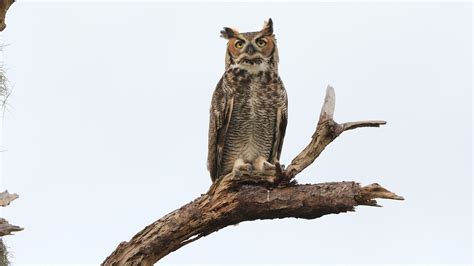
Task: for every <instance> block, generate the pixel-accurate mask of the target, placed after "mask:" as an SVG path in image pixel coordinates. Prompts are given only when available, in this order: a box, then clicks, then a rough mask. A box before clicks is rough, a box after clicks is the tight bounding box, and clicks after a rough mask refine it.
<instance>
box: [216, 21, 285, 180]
mask: <svg viewBox="0 0 474 266" xmlns="http://www.w3.org/2000/svg"><path fill="white" fill-rule="evenodd" d="M221 37H223V38H224V39H227V40H228V42H227V51H226V56H225V72H224V75H223V76H222V78H221V79H220V80H219V83H218V84H217V87H216V89H215V91H214V94H213V96H212V102H211V109H210V122H209V152H208V158H207V168H208V170H209V172H210V175H211V179H212V181H215V180H216V179H218V178H219V177H221V176H223V175H226V174H228V173H230V172H232V171H238V170H240V169H253V170H255V171H264V170H265V169H269V168H272V167H274V164H275V163H276V162H278V161H279V159H280V154H281V148H282V145H283V138H284V137H285V130H286V124H287V116H288V113H287V106H288V100H287V96H286V91H285V88H284V87H283V83H282V81H281V79H280V76H279V75H278V49H277V45H276V39H275V35H274V34H273V22H272V20H271V19H269V20H268V22H266V23H265V24H264V26H263V29H262V30H260V31H257V32H245V33H239V32H238V31H237V30H235V29H231V28H227V27H225V28H224V30H222V31H221Z"/></svg>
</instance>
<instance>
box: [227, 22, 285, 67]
mask: <svg viewBox="0 0 474 266" xmlns="http://www.w3.org/2000/svg"><path fill="white" fill-rule="evenodd" d="M221 37H223V38H225V39H227V40H228V43H227V53H226V68H228V67H240V68H245V69H247V70H256V71H257V70H265V69H268V68H271V67H274V68H276V64H277V63H278V54H277V49H276V39H275V35H274V34H273V22H272V20H271V19H269V20H268V22H266V23H265V25H264V26H263V29H262V30H261V31H257V32H244V33H239V32H238V31H237V30H235V29H231V28H227V27H225V28H224V30H222V31H221Z"/></svg>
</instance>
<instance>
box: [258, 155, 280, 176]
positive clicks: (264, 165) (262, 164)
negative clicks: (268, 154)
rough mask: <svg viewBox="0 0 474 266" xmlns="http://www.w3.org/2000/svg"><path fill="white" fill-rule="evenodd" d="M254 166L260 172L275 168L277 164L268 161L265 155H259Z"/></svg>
mask: <svg viewBox="0 0 474 266" xmlns="http://www.w3.org/2000/svg"><path fill="white" fill-rule="evenodd" d="M253 167H254V168H255V170H257V171H259V172H262V173H264V172H266V171H268V170H275V169H276V168H275V165H273V164H271V163H269V162H267V160H266V159H265V158H264V157H263V156H258V157H257V159H255V161H254V162H253Z"/></svg>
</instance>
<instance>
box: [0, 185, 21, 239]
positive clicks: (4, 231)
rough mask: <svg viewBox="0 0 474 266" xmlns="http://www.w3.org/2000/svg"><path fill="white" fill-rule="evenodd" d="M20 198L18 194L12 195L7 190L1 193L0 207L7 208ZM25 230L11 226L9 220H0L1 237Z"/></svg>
mask: <svg viewBox="0 0 474 266" xmlns="http://www.w3.org/2000/svg"><path fill="white" fill-rule="evenodd" d="M17 198H18V195H17V194H10V193H8V191H7V190H5V191H4V192H1V193H0V206H2V207H5V206H8V205H9V204H10V202H12V201H14V200H15V199H17ZM21 230H23V228H21V227H19V226H16V225H11V224H9V223H8V221H7V220H5V219H3V218H0V236H5V235H11V234H12V232H16V231H21Z"/></svg>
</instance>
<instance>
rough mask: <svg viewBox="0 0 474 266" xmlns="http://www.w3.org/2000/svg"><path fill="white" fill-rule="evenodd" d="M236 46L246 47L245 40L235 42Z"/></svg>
mask: <svg viewBox="0 0 474 266" xmlns="http://www.w3.org/2000/svg"><path fill="white" fill-rule="evenodd" d="M234 46H235V48H238V49H240V48H242V47H244V42H243V41H240V40H239V41H236V42H235V44H234Z"/></svg>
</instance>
